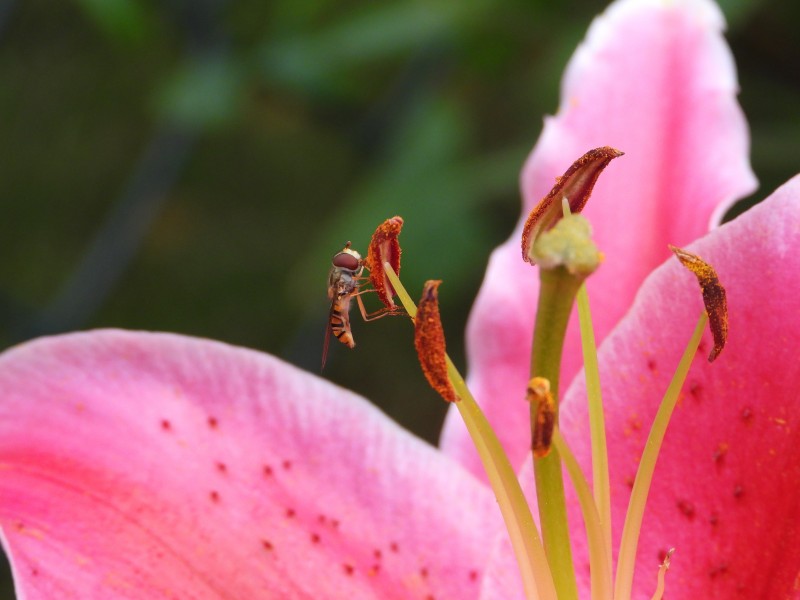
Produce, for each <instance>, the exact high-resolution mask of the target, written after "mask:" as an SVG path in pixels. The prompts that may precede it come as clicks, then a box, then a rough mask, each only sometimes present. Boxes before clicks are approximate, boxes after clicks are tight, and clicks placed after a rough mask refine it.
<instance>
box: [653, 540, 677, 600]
mask: <svg viewBox="0 0 800 600" xmlns="http://www.w3.org/2000/svg"><path fill="white" fill-rule="evenodd" d="M674 551H675V548H671V549H670V551H669V552H667V555H666V556H665V557H664V562H662V563H661V566H660V567H659V568H658V576H657V581H656V591H655V592H654V593H653V597H652V598H651V599H650V600H661V599H662V598H663V597H664V588H665V587H666V581H665V580H666V578H667V571H668V570H669V561H670V559H671V558H672V553H673V552H674Z"/></svg>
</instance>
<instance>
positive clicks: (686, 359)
mask: <svg viewBox="0 0 800 600" xmlns="http://www.w3.org/2000/svg"><path fill="white" fill-rule="evenodd" d="M707 324H708V317H707V316H706V313H705V312H704V313H703V314H701V315H700V320H699V321H698V322H697V326H696V327H695V329H694V333H693V334H692V337H691V339H690V340H689V343H688V344H687V346H686V349H685V350H684V351H683V356H682V357H681V360H680V362H679V363H678V367H677V368H676V369H675V374H674V375H673V376H672V381H670V383H669V387H668V388H667V391H666V393H665V394H664V398H663V399H662V400H661V404H660V406H659V407H658V412H657V413H656V418H655V419H654V420H653V426H652V427H651V429H650V435H648V436H647V442H645V445H644V451H643V452H642V458H641V459H640V461H639V469H638V471H637V472H636V479H635V480H634V482H633V490H631V499H630V502H629V503H628V512H627V514H626V515H625V524H624V525H623V527H622V538H621V539H620V545H619V554H618V555H617V575H616V579H615V583H614V598H615V600H629V598H630V597H631V589H632V587H633V566H634V563H635V561H636V548H637V546H638V545H639V532H640V531H641V528H642V519H643V518H644V508H645V504H646V503H647V494H648V493H649V491H650V484H651V483H652V481H653V473H654V472H655V469H656V461H657V460H658V453H659V451H660V450H661V444H662V442H663V441H664V435H665V434H666V432H667V425H668V424H669V419H670V417H671V416H672V411H673V410H674V409H675V405H676V404H677V403H678V395H679V394H680V391H681V388H682V387H683V383H684V382H685V381H686V375H688V373H689V367H691V365H692V359H693V358H694V355H695V354H696V353H697V348H698V346H699V345H700V340H701V339H702V337H703V331H704V330H705V328H706V325H707Z"/></svg>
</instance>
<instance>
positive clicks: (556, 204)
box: [522, 146, 624, 264]
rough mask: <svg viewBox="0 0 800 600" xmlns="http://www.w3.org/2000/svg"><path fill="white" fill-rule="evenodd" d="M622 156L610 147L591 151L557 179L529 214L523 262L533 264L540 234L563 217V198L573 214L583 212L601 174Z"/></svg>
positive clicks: (523, 241)
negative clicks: (534, 247)
mask: <svg viewBox="0 0 800 600" xmlns="http://www.w3.org/2000/svg"><path fill="white" fill-rule="evenodd" d="M623 154H624V153H623V152H620V151H619V150H616V149H614V148H611V147H609V146H603V147H602V148H595V149H594V150H589V151H588V152H587V153H586V154H584V155H583V156H581V157H580V158H579V159H578V160H576V161H575V162H574V163H572V166H571V167H570V168H569V169H567V171H566V172H565V173H564V175H562V176H561V177H557V178H556V184H555V185H554V186H553V189H552V190H550V193H549V194H547V196H545V197H544V198H542V199H541V201H540V202H539V204H537V205H536V206H535V207H534V209H533V210H532V211H531V213H530V215H528V220H527V221H525V227H524V228H523V230H522V259H523V260H524V261H526V262H529V263H531V264H533V263H534V261H533V259H532V258H531V249H532V247H533V243H534V242H535V241H536V238H537V237H538V236H539V233H541V232H542V231H547V230H548V229H550V228H551V227H552V226H553V225H555V223H556V221H558V220H559V219H560V218H561V217H562V216H563V214H564V211H563V209H562V206H561V199H562V198H565V197H566V198H567V200H568V201H569V208H570V211H571V212H572V213H579V212H581V211H582V210H583V207H584V206H586V202H587V201H588V200H589V196H591V195H592V189H593V188H594V184H595V182H596V181H597V178H598V177H599V176H600V173H602V172H603V169H605V168H606V166H608V163H610V162H611V161H612V160H613V159H615V158H617V157H618V156H622V155H623Z"/></svg>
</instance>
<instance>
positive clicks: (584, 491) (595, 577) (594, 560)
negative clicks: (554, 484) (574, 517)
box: [553, 428, 614, 600]
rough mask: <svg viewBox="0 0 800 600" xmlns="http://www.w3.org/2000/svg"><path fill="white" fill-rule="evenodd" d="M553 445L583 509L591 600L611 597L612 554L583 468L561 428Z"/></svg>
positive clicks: (554, 435) (609, 599) (608, 599)
mask: <svg viewBox="0 0 800 600" xmlns="http://www.w3.org/2000/svg"><path fill="white" fill-rule="evenodd" d="M553 446H555V448H556V449H558V452H559V454H560V455H561V459H562V460H563V461H564V466H565V467H566V468H567V473H569V477H570V479H571V480H572V487H574V488H575V493H576V494H577V495H578V502H580V505H581V512H582V513H583V522H584V525H585V527H586V539H587V541H588V545H589V565H590V573H591V580H592V600H611V599H612V598H613V596H614V592H613V589H612V586H611V557H610V556H608V554H607V553H606V540H605V538H604V532H603V528H602V526H601V523H600V515H599V514H598V512H597V506H596V504H595V500H594V497H593V496H592V490H591V488H590V487H589V484H588V483H587V482H586V478H585V477H584V476H583V471H581V467H580V465H579V464H578V461H577V460H575V455H573V454H572V450H570V448H569V446H568V445H567V441H566V440H565V439H564V436H562V435H561V431H559V429H558V428H556V429H555V430H554V431H553Z"/></svg>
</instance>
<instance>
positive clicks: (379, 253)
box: [364, 216, 403, 310]
mask: <svg viewBox="0 0 800 600" xmlns="http://www.w3.org/2000/svg"><path fill="white" fill-rule="evenodd" d="M402 228H403V218H402V217H398V216H394V217H392V218H391V219H386V220H385V221H384V222H383V223H381V224H380V226H378V228H377V229H376V230H375V233H373V234H372V240H371V241H370V243H369V249H368V250H367V258H366V259H365V260H364V266H365V267H367V269H368V270H369V279H370V282H371V283H372V287H373V288H375V291H376V292H377V293H378V297H379V298H380V299H381V302H383V304H384V306H386V308H388V309H389V310H394V309H395V308H397V305H396V304H395V303H394V295H395V291H394V288H392V284H391V283H389V280H388V279H387V277H386V274H385V273H384V271H383V263H385V262H388V263H389V264H390V265H391V267H392V270H394V272H395V273H396V274H398V275H399V274H400V254H401V250H400V242H399V241H398V240H397V236H399V235H400V230H401V229H402Z"/></svg>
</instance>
